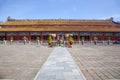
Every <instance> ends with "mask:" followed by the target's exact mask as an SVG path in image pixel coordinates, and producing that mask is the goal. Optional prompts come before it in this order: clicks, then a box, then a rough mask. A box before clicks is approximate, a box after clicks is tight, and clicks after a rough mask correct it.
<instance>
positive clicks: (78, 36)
mask: <svg viewBox="0 0 120 80" xmlns="http://www.w3.org/2000/svg"><path fill="white" fill-rule="evenodd" d="M77 38H78V42H79V41H80V32H78V37H77Z"/></svg>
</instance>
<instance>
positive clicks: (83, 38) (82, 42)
mask: <svg viewBox="0 0 120 80" xmlns="http://www.w3.org/2000/svg"><path fill="white" fill-rule="evenodd" d="M81 39H82V41H81V44H82V45H83V44H84V40H85V37H82V38H81Z"/></svg>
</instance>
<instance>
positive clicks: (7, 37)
mask: <svg viewBox="0 0 120 80" xmlns="http://www.w3.org/2000/svg"><path fill="white" fill-rule="evenodd" d="M7 33H8V32H6V33H5V36H6V40H7V41H8V40H9V36H7Z"/></svg>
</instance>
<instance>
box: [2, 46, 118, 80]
mask: <svg viewBox="0 0 120 80" xmlns="http://www.w3.org/2000/svg"><path fill="white" fill-rule="evenodd" d="M53 50H54V48H48V47H47V46H40V45H29V44H28V45H22V44H20V45H17V44H14V45H3V44H0V79H14V80H33V79H34V78H35V76H36V75H37V73H38V71H39V70H40V69H42V67H43V66H44V65H43V64H44V63H45V61H46V60H47V59H48V60H49V58H48V57H50V56H51V55H52V54H53V53H52V52H53ZM67 50H68V51H69V53H70V54H71V56H72V57H73V59H74V60H75V62H76V63H77V66H78V67H79V69H80V70H81V71H82V73H83V74H84V76H85V77H86V79H87V80H120V45H86V44H85V45H73V47H72V48H67ZM59 60H60V58H59ZM63 66H64V65H63ZM58 67H59V66H58ZM58 74H59V72H58Z"/></svg>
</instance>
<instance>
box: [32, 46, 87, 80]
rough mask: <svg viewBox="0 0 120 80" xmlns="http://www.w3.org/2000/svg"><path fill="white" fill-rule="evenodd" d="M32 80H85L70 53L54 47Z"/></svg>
mask: <svg viewBox="0 0 120 80" xmlns="http://www.w3.org/2000/svg"><path fill="white" fill-rule="evenodd" d="M34 80H86V79H85V77H84V76H83V74H82V73H81V71H80V70H79V68H78V66H77V65H76V63H75V61H74V60H73V58H72V56H71V55H70V53H69V52H68V51H67V49H66V48H64V47H56V48H55V49H54V50H53V52H52V53H51V55H50V56H49V57H48V59H47V61H46V62H45V63H44V65H43V66H42V68H41V69H40V71H39V72H38V74H37V75H36V77H35V79H34Z"/></svg>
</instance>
